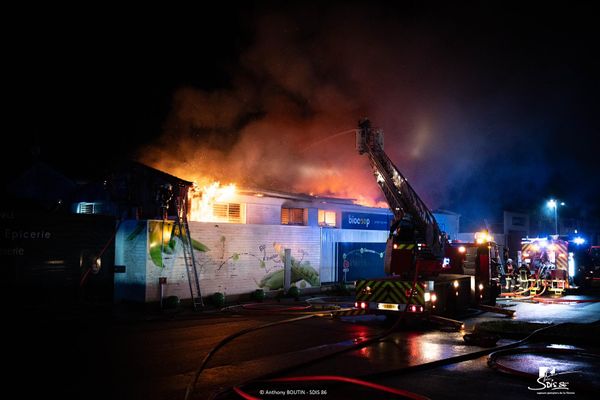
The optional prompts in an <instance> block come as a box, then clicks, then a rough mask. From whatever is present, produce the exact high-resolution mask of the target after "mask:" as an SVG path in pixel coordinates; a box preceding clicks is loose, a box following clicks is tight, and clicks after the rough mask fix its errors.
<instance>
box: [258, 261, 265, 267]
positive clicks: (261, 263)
mask: <svg viewBox="0 0 600 400" xmlns="http://www.w3.org/2000/svg"><path fill="white" fill-rule="evenodd" d="M259 263H260V267H261V268H266V267H267V264H266V263H265V262H264V261H263V260H259Z"/></svg>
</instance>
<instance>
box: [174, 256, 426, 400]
mask: <svg viewBox="0 0 600 400" xmlns="http://www.w3.org/2000/svg"><path fill="white" fill-rule="evenodd" d="M418 276H419V268H418V265H417V267H416V268H415V274H414V278H413V283H412V289H411V296H410V298H409V300H408V303H407V305H406V307H405V309H404V311H403V313H402V314H401V315H400V316H399V317H398V319H397V320H396V322H395V323H394V324H393V325H392V326H391V327H390V328H389V329H387V330H386V331H385V332H383V333H381V334H378V335H375V336H373V337H371V338H365V339H363V340H360V341H358V340H357V339H355V341H356V343H355V344H353V345H351V346H348V347H346V348H343V349H339V350H337V351H335V352H333V353H330V354H327V355H323V356H320V357H317V358H315V359H312V360H310V361H307V362H304V363H301V364H299V365H294V366H292V367H287V368H285V369H282V370H279V371H277V373H278V374H281V373H282V372H285V371H286V370H291V369H295V368H298V367H299V366H302V365H307V364H310V363H314V362H316V361H319V360H322V359H325V358H329V357H331V356H333V355H337V354H340V353H343V352H348V351H351V350H355V349H358V348H361V347H364V346H366V345H368V344H370V343H373V342H376V341H379V340H381V339H383V338H385V337H387V336H388V335H390V334H391V333H392V332H393V331H394V330H395V329H396V328H397V327H398V325H399V324H400V323H401V321H403V319H404V318H405V316H406V313H407V312H408V309H409V305H410V304H411V302H412V298H413V296H412V293H414V291H415V288H416V285H417V280H418ZM339 311H343V310H332V311H328V312H318V313H314V314H309V315H304V316H300V317H295V318H289V319H285V320H282V321H276V322H271V323H267V324H263V325H260V326H257V327H251V328H246V329H242V330H241V331H238V332H235V333H233V334H231V335H229V336H227V337H225V338H224V339H222V340H221V341H220V342H219V343H217V345H215V346H214V347H213V348H212V349H211V350H210V351H209V352H208V353H207V354H206V356H205V357H204V359H203V360H202V362H201V364H200V366H199V367H198V368H197V369H196V371H195V372H194V376H193V378H192V380H191V382H190V383H189V384H188V386H187V388H186V392H185V397H184V399H185V400H188V399H189V398H190V396H191V394H192V393H193V391H194V388H195V386H196V384H197V382H198V378H199V377H200V374H201V373H202V371H203V370H204V369H205V368H206V365H207V364H208V361H210V359H211V358H212V357H213V356H214V354H215V353H216V352H217V351H218V350H219V349H220V348H222V347H223V346H225V345H226V344H227V343H229V342H231V341H232V340H233V339H235V338H237V337H239V336H242V335H244V334H246V333H250V332H254V331H256V330H260V329H263V328H268V327H272V326H276V325H282V324H286V323H291V322H296V321H301V320H305V319H309V318H313V317H317V316H324V315H331V314H332V313H335V312H339ZM253 380H254V379H253ZM253 380H251V381H253ZM251 381H248V382H245V383H243V384H241V385H238V386H242V385H245V384H248V383H249V382H251ZM229 390H230V389H229ZM221 394H223V393H222V392H219V393H217V394H216V396H217V397H218V396H220V395H221ZM212 397H213V398H215V396H212Z"/></svg>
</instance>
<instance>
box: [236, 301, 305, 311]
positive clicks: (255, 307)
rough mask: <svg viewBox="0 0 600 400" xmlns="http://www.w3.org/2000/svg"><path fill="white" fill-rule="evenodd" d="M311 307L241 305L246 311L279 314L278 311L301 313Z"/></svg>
mask: <svg viewBox="0 0 600 400" xmlns="http://www.w3.org/2000/svg"><path fill="white" fill-rule="evenodd" d="M269 306H276V307H269ZM311 307H312V306H311V305H307V306H291V307H284V306H283V305H280V304H278V303H267V304H263V303H251V304H242V308H244V309H246V310H256V311H269V312H279V311H302V310H307V309H309V308H311Z"/></svg>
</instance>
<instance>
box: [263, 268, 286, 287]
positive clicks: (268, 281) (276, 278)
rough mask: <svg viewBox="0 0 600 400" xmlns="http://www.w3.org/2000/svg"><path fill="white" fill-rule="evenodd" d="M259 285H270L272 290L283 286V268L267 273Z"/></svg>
mask: <svg viewBox="0 0 600 400" xmlns="http://www.w3.org/2000/svg"><path fill="white" fill-rule="evenodd" d="M258 286H259V287H261V288H263V287H268V288H269V289H270V290H276V289H281V288H283V270H282V269H280V270H277V271H274V272H271V273H270V274H267V275H265V277H264V278H262V280H261V281H260V284H259V285H258Z"/></svg>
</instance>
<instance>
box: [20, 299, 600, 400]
mask: <svg viewBox="0 0 600 400" xmlns="http://www.w3.org/2000/svg"><path fill="white" fill-rule="evenodd" d="M513 307H514V308H516V309H517V319H521V320H526V321H535V322H548V321H553V320H557V321H559V322H562V321H579V322H592V321H595V320H597V319H598V318H599V317H600V303H585V304H569V305H564V304H542V305H540V304H538V305H534V304H524V303H518V304H515V305H514V306H513ZM293 316H294V315H287V314H279V313H276V312H244V313H242V314H234V313H224V314H223V313H222V314H218V313H207V314H202V315H200V316H194V317H192V318H190V317H189V315H178V316H176V317H174V318H169V317H165V316H164V315H158V316H157V315H154V316H153V317H152V318H137V319H135V320H134V321H129V320H128V319H127V316H124V317H123V316H121V318H116V319H115V318H114V314H105V313H99V314H98V315H85V314H79V315H77V316H76V317H73V315H69V314H67V315H64V316H58V317H57V316H56V315H52V316H50V314H47V313H44V314H43V315H35V316H33V317H32V316H30V315H25V314H23V315H19V316H18V317H19V319H18V320H17V321H16V322H17V326H18V329H16V330H15V331H14V333H15V335H16V336H15V337H14V341H13V343H14V346H11V347H10V348H9V352H10V354H11V355H12V356H13V358H9V360H11V361H12V363H11V365H13V366H14V368H13V372H14V373H13V374H12V375H9V379H8V382H10V383H11V384H13V385H15V387H16V388H17V393H19V394H20V395H19V396H17V398H29V397H33V395H34V394H35V393H39V394H41V396H43V397H50V396H51V397H55V396H61V397H62V398H103V399H145V400H154V399H156V400H158V399H183V398H184V393H185V388H186V386H187V385H188V384H189V383H190V381H191V379H192V377H193V374H194V371H195V370H196V369H197V368H198V366H199V365H200V363H201V361H202V359H203V357H204V356H205V355H206V353H207V352H208V351H209V350H210V349H211V348H212V347H213V346H214V345H215V344H216V343H217V342H219V340H221V339H222V338H224V337H225V336H227V335H229V334H232V333H234V332H237V331H239V330H241V329H246V328H250V327H256V326H259V325H261V324H265V323H269V322H273V321H278V320H282V319H286V318H290V317H293ZM504 318H505V317H503V316H500V315H495V314H490V313H481V314H479V315H477V316H476V317H473V318H471V319H467V320H465V322H466V325H467V329H468V328H469V327H472V326H473V324H474V323H475V322H477V321H481V320H486V319H504ZM386 329H387V326H385V325H384V324H383V323H382V319H381V317H379V318H374V317H356V318H354V317H346V318H342V319H331V318H314V319H310V320H303V321H298V322H294V323H291V324H286V325H280V326H275V327H269V328H266V329H264V330H259V331H256V332H252V333H250V334H247V335H244V336H242V337H240V338H238V339H235V340H234V341H233V342H231V343H230V344H228V345H227V346H225V347H224V348H223V349H222V350H221V351H219V352H218V353H217V354H216V356H215V357H214V358H213V359H212V360H211V361H210V363H209V364H208V366H207V368H206V369H205V370H204V371H203V372H202V374H201V375H200V376H199V380H198V383H197V385H196V390H195V391H194V393H193V397H192V398H194V399H208V398H210V396H211V394H214V393H216V392H217V391H218V390H220V389H222V388H230V387H231V386H233V385H236V384H238V383H240V382H245V381H248V380H250V379H254V378H257V377H261V376H264V375H265V374H270V373H273V372H275V371H279V370H281V369H284V368H288V371H287V372H285V373H284V374H280V375H284V376H298V375H340V376H346V377H362V376H366V375H370V376H371V377H372V378H371V379H370V381H373V382H377V383H380V384H384V385H387V386H390V387H395V388H402V389H405V390H411V391H414V392H416V393H420V394H423V395H426V396H428V397H430V398H435V399H437V398H448V399H451V398H464V399H471V398H472V399H475V398H481V397H480V396H481V394H482V393H485V394H486V398H498V399H504V398H506V397H505V395H508V394H510V397H512V398H539V395H538V394H537V393H535V392H534V391H532V390H529V389H528V388H527V386H528V385H529V386H532V385H534V384H535V383H536V382H535V380H533V381H531V382H530V381H527V380H524V379H521V380H519V379H515V378H514V377H512V376H507V375H502V374H500V373H498V372H497V371H494V370H491V369H490V368H489V367H487V365H486V357H479V358H477V359H475V360H472V361H468V362H463V363H460V364H454V365H450V366H445V367H438V368H433V369H430V370H428V371H422V372H417V373H411V374H391V375H390V376H377V375H374V374H377V373H378V372H382V371H387V370H393V369H401V368H403V367H406V366H411V365H418V364H422V363H426V362H430V361H435V360H440V359H444V358H447V357H451V356H456V355H460V354H466V353H469V352H473V351H476V350H481V348H479V347H476V346H467V345H466V344H465V342H464V340H462V335H463V334H464V332H446V331H440V330H438V329H432V328H431V327H414V326H411V327H404V328H401V329H400V330H398V331H396V332H394V333H392V334H391V335H389V336H387V337H386V338H385V339H384V340H382V341H379V342H377V343H374V344H372V345H369V346H367V347H363V348H362V349H359V350H354V351H349V352H344V353H342V354H336V355H333V356H331V357H328V358H325V359H324V360H321V361H319V362H317V363H313V364H306V363H305V362H307V361H309V360H311V359H314V358H316V357H323V356H327V355H328V354H330V353H333V352H337V351H338V350H341V349H345V348H347V347H348V346H350V345H352V343H353V341H354V340H357V339H358V340H360V338H365V337H371V336H374V335H377V334H380V333H382V332H384V331H386ZM510 342H511V341H509V340H502V341H501V342H499V343H498V344H506V343H510ZM8 343H10V342H8ZM559 361H560V360H559ZM559 361H556V362H557V363H558V362H559ZM535 362H537V361H536V360H533V361H532V360H528V361H527V362H525V364H531V365H530V366H531V368H533V369H534V370H535V369H536V368H537V367H536V364H535ZM543 362H547V363H552V362H553V361H552V360H547V359H546V360H544V361H543ZM560 362H561V363H565V360H563V361H560ZM586 362H587V361H586V360H583V364H582V365H580V366H579V368H580V369H589V368H593V369H594V370H595V371H597V370H598V368H597V367H598V365H595V364H594V363H593V362H588V363H587V364H586ZM594 362H595V361H594ZM302 363H304V364H302ZM519 363H523V361H519V362H518V363H517V364H519ZM298 364H302V365H301V367H299V368H295V369H291V370H290V369H289V368H291V367H293V366H294V365H298ZM594 376H595V374H594V373H592V374H591V375H590V374H589V373H588V375H587V376H585V377H584V382H583V384H586V382H585V380H588V381H589V382H587V383H589V384H594V385H595V384H596V382H595V381H594V382H592V381H593V379H592V378H593V377H594ZM253 385H254V386H252V385H251V386H248V388H249V389H252V388H254V389H256V390H261V389H262V390H264V389H267V390H268V389H269V388H270V387H271V386H270V385H272V384H266V383H265V384H253ZM256 385H259V386H256ZM260 385H263V386H260ZM324 385H325V386H324ZM572 386H573V385H572ZM580 387H582V386H580ZM311 388H312V389H314V390H315V392H313V393H310V394H309V393H308V392H307V391H309V390H312V389H311ZM285 389H286V390H287V389H290V390H292V392H290V393H297V394H296V395H292V394H284V395H275V394H274V395H271V396H269V395H265V396H263V398H265V399H275V398H281V399H283V398H285V399H292V398H298V399H307V398H311V399H334V398H345V399H348V398H367V399H371V398H372V399H376V398H399V397H398V396H395V395H392V394H390V393H382V392H381V391H379V390H373V389H366V388H364V387H357V386H353V385H349V384H344V385H335V384H319V385H317V386H315V384H313V383H311V384H305V383H301V384H300V383H295V384H287V386H286V388H285ZM324 389H327V390H328V392H327V394H323V392H322V390H324ZM293 390H298V391H297V392H293ZM302 391H304V392H302ZM482 391H484V392H482ZM256 393H258V392H256ZM298 393H299V394H298ZM575 393H576V394H575V395H570V398H585V397H586V396H587V394H586V393H585V392H584V391H581V390H578V391H576V392H575ZM30 395H31V396H30ZM36 397H37V398H40V397H39V396H36ZM554 397H556V396H554ZM554 397H553V398H554ZM226 398H241V397H239V396H237V395H229V396H226Z"/></svg>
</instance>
